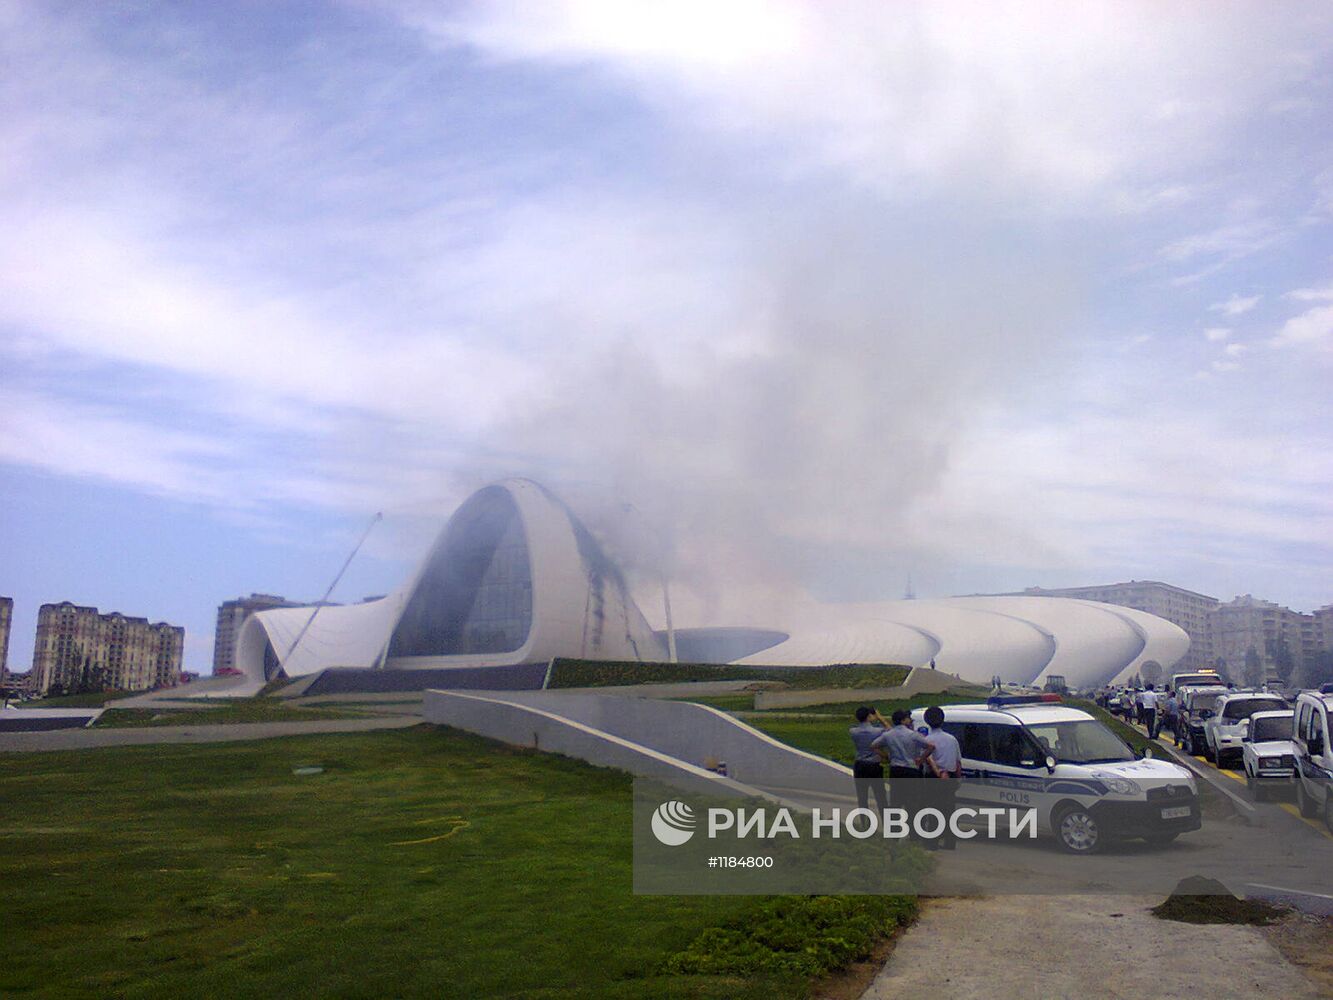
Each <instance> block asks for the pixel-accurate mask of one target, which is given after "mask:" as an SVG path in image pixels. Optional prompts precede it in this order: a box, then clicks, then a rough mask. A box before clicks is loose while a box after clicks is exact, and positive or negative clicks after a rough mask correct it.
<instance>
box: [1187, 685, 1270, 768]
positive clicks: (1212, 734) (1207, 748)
mask: <svg viewBox="0 0 1333 1000" xmlns="http://www.w3.org/2000/svg"><path fill="white" fill-rule="evenodd" d="M1283 709H1287V710H1288V711H1289V710H1290V707H1289V706H1288V705H1287V703H1286V701H1284V700H1283V699H1282V698H1280V697H1278V696H1277V695H1275V694H1269V693H1268V692H1266V691H1232V692H1230V693H1228V694H1225V695H1223V696H1222V697H1221V698H1218V699H1217V703H1216V705H1214V707H1213V715H1212V716H1211V717H1209V718H1208V719H1207V720H1206V721H1205V722H1204V727H1203V731H1204V752H1203V755H1204V756H1205V757H1207V758H1208V759H1209V760H1212V761H1216V762H1217V766H1218V767H1227V766H1229V765H1230V764H1232V763H1240V758H1241V749H1242V747H1243V745H1244V744H1243V743H1242V742H1241V741H1242V740H1243V739H1244V738H1245V734H1246V732H1248V731H1249V728H1250V716H1252V715H1253V714H1254V713H1255V712H1276V711H1281V710H1283Z"/></svg>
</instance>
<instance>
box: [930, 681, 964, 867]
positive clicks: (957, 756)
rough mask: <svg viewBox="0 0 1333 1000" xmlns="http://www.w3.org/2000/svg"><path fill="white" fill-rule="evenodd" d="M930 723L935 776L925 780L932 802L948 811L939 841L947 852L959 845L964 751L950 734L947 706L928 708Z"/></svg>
mask: <svg viewBox="0 0 1333 1000" xmlns="http://www.w3.org/2000/svg"><path fill="white" fill-rule="evenodd" d="M926 725H927V726H929V727H930V735H929V736H928V737H927V738H928V739H929V740H930V742H931V743H932V744H933V746H932V748H931V751H930V756H929V757H928V758H926V764H927V766H928V767H929V768H930V770H931V772H932V773H933V775H934V777H931V776H930V775H927V776H926V778H925V781H926V782H927V785H928V787H929V788H930V793H929V804H930V805H932V806H934V807H935V808H936V809H938V810H939V811H940V812H941V813H943V814H944V831H943V832H942V833H941V834H940V837H939V840H938V841H937V842H936V843H937V845H938V846H939V847H942V848H944V849H945V850H946V851H952V850H953V849H954V848H955V847H957V846H958V842H957V839H956V838H955V837H954V834H953V827H952V825H951V820H952V819H953V810H954V800H955V799H956V798H957V797H958V782H959V780H960V779H961V778H962V777H963V754H962V751H961V749H960V748H959V746H958V740H956V739H955V738H954V736H953V734H952V733H946V732H945V731H944V729H943V728H942V727H943V726H944V709H942V708H940V707H939V706H938V705H931V706H930V708H928V709H926Z"/></svg>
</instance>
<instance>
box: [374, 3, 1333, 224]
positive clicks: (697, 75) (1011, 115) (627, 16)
mask: <svg viewBox="0 0 1333 1000" xmlns="http://www.w3.org/2000/svg"><path fill="white" fill-rule="evenodd" d="M376 6H380V7H385V8H387V9H389V10H393V11H396V12H397V13H398V14H399V16H401V17H402V18H403V19H404V20H405V21H406V22H407V23H409V24H410V25H412V26H414V27H417V28H419V29H421V30H422V31H423V32H424V33H425V34H426V36H427V37H428V38H431V39H432V40H434V41H436V42H437V43H439V44H442V45H445V46H468V47H471V48H473V49H474V50H479V51H481V52H482V53H485V54H486V55H487V56H490V57H492V58H496V59H500V60H520V61H526V62H532V63H543V64H548V65H556V66H563V67H580V68H583V67H588V66H593V67H599V68H603V69H606V70H609V71H610V72H611V73H613V74H614V75H615V76H616V77H617V78H618V79H622V80H628V81H630V82H631V83H632V84H633V85H634V86H635V87H637V88H638V89H639V90H640V91H641V92H643V93H644V94H645V95H646V96H647V97H648V98H649V99H650V100H652V101H653V102H655V103H656V104H657V105H658V106H661V107H665V108H668V109H670V110H671V111H672V112H674V113H675V114H676V115H677V116H678V117H679V118H680V119H681V120H683V121H685V122H688V123H689V124H690V125H692V126H699V125H702V126H704V127H706V128H713V129H718V130H721V131H724V132H727V133H732V134H736V135H739V136H752V135H753V134H755V132H756V131H760V132H764V133H768V134H775V135H780V136H785V137H787V138H789V139H792V140H794V142H793V145H792V146H791V148H790V149H789V150H788V151H787V156H788V159H789V162H791V163H793V164H795V163H800V162H802V161H804V162H805V163H806V165H815V164H823V165H826V166H833V167H836V168H838V169H842V170H845V171H847V172H848V174H849V175H850V176H852V177H853V178H855V179H856V180H857V181H858V182H859V183H861V184H864V185H866V186H867V187H869V188H871V189H873V190H876V191H878V192H880V193H881V194H886V195H888V196H890V197H895V198H896V197H900V196H902V195H903V194H905V193H906V192H905V191H904V185H907V186H908V190H918V189H920V188H921V187H922V186H926V187H937V186H939V185H940V184H941V183H947V182H948V181H949V180H951V179H953V178H956V177H957V176H958V175H959V174H960V173H963V174H966V175H968V176H971V177H973V178H974V179H975V178H985V181H984V182H983V183H986V185H987V187H989V188H992V189H996V188H998V189H1000V190H1024V191H1027V192H1028V193H1029V194H1033V195H1037V196H1039V200H1040V202H1041V204H1042V205H1044V206H1049V205H1050V203H1051V201H1052V199H1055V200H1057V201H1058V200H1060V199H1061V198H1065V197H1071V196H1072V197H1080V196H1083V195H1086V194H1088V193H1089V192H1093V191H1097V192H1101V191H1104V190H1105V189H1106V188H1107V187H1108V186H1110V187H1111V188H1113V189H1114V188H1118V187H1120V186H1121V185H1122V184H1124V183H1125V182H1128V186H1129V187H1130V188H1131V189H1142V188H1143V187H1144V185H1143V184H1142V183H1141V182H1142V181H1143V179H1144V177H1143V175H1144V174H1145V173H1146V174H1148V175H1152V174H1157V173H1160V174H1162V175H1169V176H1173V177H1174V176H1178V175H1179V174H1180V173H1181V172H1182V171H1183V170H1184V169H1187V168H1188V167H1189V166H1190V165H1193V164H1197V163H1198V162H1201V161H1202V160H1203V159H1204V158H1206V156H1208V155H1209V154H1210V152H1211V151H1212V150H1213V149H1214V148H1216V146H1215V144H1216V143H1217V141H1218V138H1219V130H1220V128H1221V126H1222V124H1223V123H1225V122H1227V121H1229V120H1232V119H1233V116H1234V117H1239V116H1241V115H1243V114H1244V113H1245V111H1246V110H1247V109H1252V108H1258V107H1263V106H1264V105H1266V104H1268V103H1270V102H1271V100H1272V99H1274V97H1275V96H1276V95H1277V94H1279V93H1281V92H1283V90H1284V88H1285V87H1286V86H1287V85H1288V84H1289V83H1290V82H1292V80H1293V79H1295V78H1296V77H1297V76H1298V75H1299V74H1298V73H1297V70H1296V67H1295V66H1294V65H1292V64H1291V63H1289V62H1286V61H1284V60H1282V59H1276V60H1275V59H1272V58H1271V54H1272V52H1273V51H1274V50H1277V51H1284V52H1285V51H1292V52H1294V51H1298V50H1299V49H1300V48H1301V47H1302V46H1303V45H1305V44H1306V43H1307V40H1308V35H1306V34H1303V33H1304V32H1309V31H1310V30H1312V27H1317V25H1318V24H1319V23H1320V22H1321V20H1322V15H1320V14H1319V13H1318V12H1317V11H1311V12H1302V13H1301V14H1300V15H1299V16H1297V17H1295V18H1293V21H1292V23H1280V22H1281V19H1274V18H1266V17H1264V16H1262V14H1261V13H1260V12H1259V11H1257V10H1256V11H1253V12H1246V11H1242V10H1240V9H1237V10H1233V11H1232V12H1230V13H1229V14H1228V15H1227V16H1219V15H1217V13H1216V11H1215V10H1213V9H1211V8H1204V7H1198V8H1188V7H1187V8H1177V9H1176V10H1175V11H1174V12H1173V14H1172V16H1170V17H1162V16H1161V11H1160V8H1158V7H1156V6H1154V5H1151V4H1146V3H1145V4H1100V3H1091V4H1088V3H1084V4H1079V5H1074V6H1071V5H1067V4H1055V3H1006V4H994V3H970V4H966V3H965V4H948V5H940V4H927V3H921V4H908V5H902V4H894V5H885V4H882V3H878V2H859V3H857V2H854V3H850V4H836V5H835V4H823V3H802V2H797V0H769V2H766V3H757V2H742V3H729V4H728V3H723V4H719V3H712V2H704V0H690V2H665V0H661V2H652V0H649V2H641V3H635V4H623V3H617V2H613V0H564V2H554V0H552V2H544V3H540V4H532V5H519V6H517V7H514V6H512V5H500V4H485V3H480V4H472V5H465V6H464V7H462V8H461V9H454V10H450V11H449V12H447V13H442V12H440V11H439V9H438V8H437V7H436V6H434V5H432V4H429V3H425V2H418V0H399V2H385V3H381V4H377V5H376ZM1156 187H1157V188H1158V189H1161V190H1170V189H1171V188H1178V187H1180V188H1183V185H1180V183H1179V182H1178V181H1172V182H1169V183H1168V184H1167V185H1166V186H1165V187H1163V186H1161V185H1156ZM1134 200H1137V199H1131V203H1132V202H1133V201H1134ZM1089 204H1090V203H1089ZM1102 204H1105V205H1108V206H1109V207H1111V208H1112V209H1113V210H1115V209H1116V206H1117V204H1120V203H1119V202H1117V201H1116V200H1115V199H1111V200H1109V201H1104V202H1102ZM1084 207H1085V208H1086V207H1088V205H1085V206H1084Z"/></svg>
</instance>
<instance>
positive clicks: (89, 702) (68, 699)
mask: <svg viewBox="0 0 1333 1000" xmlns="http://www.w3.org/2000/svg"><path fill="white" fill-rule="evenodd" d="M136 694H147V692H146V691H96V692H90V693H88V694H57V695H51V696H50V697H48V698H37V699H35V700H33V701H27V702H24V703H23V707H24V708H101V707H102V706H103V705H105V704H107V703H108V702H112V701H116V700H118V699H120V698H131V697H133V696H134V695H136Z"/></svg>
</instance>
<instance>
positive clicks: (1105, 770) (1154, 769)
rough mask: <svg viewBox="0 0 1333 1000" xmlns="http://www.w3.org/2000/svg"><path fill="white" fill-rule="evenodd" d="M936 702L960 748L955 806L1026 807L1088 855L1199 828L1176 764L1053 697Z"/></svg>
mask: <svg viewBox="0 0 1333 1000" xmlns="http://www.w3.org/2000/svg"><path fill="white" fill-rule="evenodd" d="M941 708H942V710H943V711H944V730H945V731H946V732H948V733H951V734H952V735H953V736H954V737H955V738H956V739H957V740H958V744H959V747H960V748H961V750H962V757H963V781H962V783H961V785H960V787H959V789H958V800H957V801H958V804H959V805H968V806H972V807H974V808H983V807H1000V808H1003V809H1010V808H1022V807H1025V806H1026V807H1030V808H1033V809H1035V810H1036V817H1037V832H1038V833H1048V834H1051V835H1052V836H1054V838H1055V841H1056V843H1057V844H1058V845H1059V846H1060V848H1061V849H1063V850H1065V851H1068V852H1069V853H1071V854H1092V853H1094V852H1096V851H1098V850H1101V848H1103V847H1104V846H1105V845H1106V844H1107V842H1108V841H1110V840H1114V839H1117V838H1128V837H1142V838H1143V839H1144V840H1146V841H1148V843H1150V844H1168V843H1170V842H1171V841H1173V840H1175V838H1176V837H1177V836H1179V835H1180V834H1182V833H1187V832H1188V831H1190V830H1197V829H1199V826H1200V823H1201V820H1200V814H1199V796H1198V788H1197V787H1196V785H1195V783H1194V776H1193V775H1192V774H1191V773H1190V772H1189V771H1188V770H1187V769H1186V768H1183V767H1181V766H1179V765H1178V764H1172V763H1170V762H1168V761H1164V760H1154V759H1152V758H1150V757H1141V756H1139V754H1137V753H1136V752H1135V751H1134V750H1133V748H1131V747H1130V746H1129V744H1128V743H1126V742H1125V741H1124V740H1122V739H1121V738H1120V737H1119V736H1117V735H1116V734H1115V733H1113V732H1112V731H1111V730H1110V729H1108V728H1107V727H1106V726H1105V725H1103V724H1102V723H1101V722H1099V721H1098V720H1097V719H1095V718H1094V717H1093V716H1091V715H1089V714H1088V713H1087V712H1084V711H1081V710H1080V709H1077V708H1071V707H1070V706H1068V705H1065V704H1062V703H1060V702H1059V699H1058V696H1053V695H1045V696H1035V697H1022V696H1019V697H1003V696H1002V697H996V698H992V699H990V701H988V702H987V703H986V704H984V705H943V706H941ZM924 716H925V709H916V710H915V711H913V713H912V725H913V726H914V727H916V728H917V729H924V728H925V718H924Z"/></svg>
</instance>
